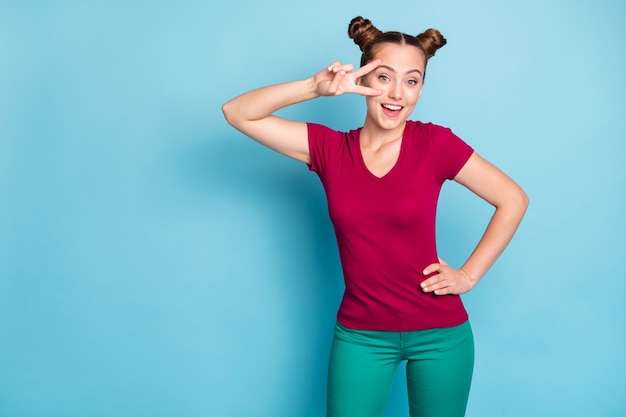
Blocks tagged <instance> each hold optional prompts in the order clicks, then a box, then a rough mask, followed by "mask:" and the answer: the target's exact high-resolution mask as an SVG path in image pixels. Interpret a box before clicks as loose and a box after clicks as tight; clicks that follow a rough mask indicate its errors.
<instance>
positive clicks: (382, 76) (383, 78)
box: [378, 75, 389, 81]
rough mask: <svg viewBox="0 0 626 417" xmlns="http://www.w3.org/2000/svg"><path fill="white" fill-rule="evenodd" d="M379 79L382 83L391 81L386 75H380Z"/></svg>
mask: <svg viewBox="0 0 626 417" xmlns="http://www.w3.org/2000/svg"><path fill="white" fill-rule="evenodd" d="M378 79H379V80H381V81H389V77H387V76H386V75H379V76H378Z"/></svg>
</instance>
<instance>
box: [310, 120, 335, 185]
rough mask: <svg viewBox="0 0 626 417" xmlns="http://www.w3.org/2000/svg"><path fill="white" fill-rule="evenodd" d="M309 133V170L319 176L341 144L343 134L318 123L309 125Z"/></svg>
mask: <svg viewBox="0 0 626 417" xmlns="http://www.w3.org/2000/svg"><path fill="white" fill-rule="evenodd" d="M307 131H308V141H309V153H310V155H311V163H310V164H309V170H311V171H313V172H316V173H317V174H318V175H319V174H321V173H322V172H323V171H324V168H325V166H326V163H327V161H328V160H329V158H330V156H331V155H332V154H333V153H334V152H335V151H336V147H337V146H338V145H339V144H340V142H341V135H342V134H341V132H337V131H335V130H332V129H330V128H329V127H326V126H323V125H320V124H316V123H307Z"/></svg>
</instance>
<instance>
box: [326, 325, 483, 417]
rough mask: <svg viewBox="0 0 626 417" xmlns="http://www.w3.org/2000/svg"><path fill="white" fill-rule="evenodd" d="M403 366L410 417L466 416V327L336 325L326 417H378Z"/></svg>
mask: <svg viewBox="0 0 626 417" xmlns="http://www.w3.org/2000/svg"><path fill="white" fill-rule="evenodd" d="M405 360H406V361H407V364H406V380H407V387H408V397H409V410H410V415H411V417H462V416H464V415H465V408H466V406H467V399H468V396H469V390H470V384H471V381H472V371H473V368H474V338H473V335H472V329H471V327H470V324H469V322H465V323H464V324H461V325H459V326H455V327H450V328H442V329H429V330H418V331H413V332H381V331H363V330H352V329H348V328H346V327H344V326H342V325H341V324H339V323H337V325H336V327H335V337H334V340H333V345H332V349H331V354H330V363H329V370H328V402H327V416H328V417H380V416H382V415H383V412H384V409H385V404H386V402H387V397H388V395H389V391H390V389H391V385H392V382H393V379H394V376H395V373H396V369H397V368H398V365H400V363H401V362H402V361H405Z"/></svg>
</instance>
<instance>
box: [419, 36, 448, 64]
mask: <svg viewBox="0 0 626 417" xmlns="http://www.w3.org/2000/svg"><path fill="white" fill-rule="evenodd" d="M416 38H417V41H418V42H419V44H420V46H421V47H422V49H423V50H424V53H425V54H426V59H429V58H430V57H432V56H433V55H435V52H437V50H438V49H439V48H441V47H442V46H444V45H445V44H446V42H447V41H446V38H444V37H443V35H442V34H441V32H439V31H438V30H437V29H427V30H426V31H424V33H420V34H419V35H417V36H416Z"/></svg>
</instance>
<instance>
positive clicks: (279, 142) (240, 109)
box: [222, 60, 381, 163]
mask: <svg viewBox="0 0 626 417" xmlns="http://www.w3.org/2000/svg"><path fill="white" fill-rule="evenodd" d="M380 63H381V61H380V60H377V61H373V62H371V63H369V64H368V65H365V66H363V67H361V68H359V69H358V70H356V71H354V72H353V71H352V70H353V66H352V65H350V64H341V63H339V62H336V63H334V64H333V65H331V66H329V67H328V68H325V69H323V70H322V71H320V72H318V73H317V74H316V75H315V76H313V77H311V78H309V79H306V80H298V81H291V82H287V83H283V84H277V85H272V86H268V87H263V88H259V89H257V90H252V91H249V92H247V93H244V94H242V95H240V96H238V97H235V98H234V99H232V100H230V101H228V102H227V103H226V104H224V105H223V106H222V111H223V112H224V116H225V117H226V120H227V121H228V122H229V123H230V124H231V125H232V126H233V127H235V128H236V129H237V130H239V131H241V132H243V133H245V134H246V135H248V136H250V137H251V138H252V139H254V140H256V141H258V142H260V143H262V144H263V145H265V146H268V147H269V148H271V149H273V150H275V151H277V152H280V153H282V154H284V155H287V156H289V157H291V158H294V159H297V160H299V161H302V162H305V163H310V162H311V157H310V154H309V144H308V137H307V136H308V135H307V129H306V123H303V122H295V121H291V120H286V119H282V118H280V117H277V116H274V115H273V113H274V112H276V111H277V110H279V109H281V108H283V107H287V106H290V105H293V104H296V103H300V102H303V101H306V100H310V99H313V98H316V97H319V96H322V95H325V96H330V95H341V94H345V93H356V94H361V95H378V94H380V91H378V90H374V89H371V88H368V87H364V86H361V85H357V84H356V80H357V79H358V78H359V77H362V76H363V75H365V74H367V73H369V72H370V71H372V70H373V69H374V68H376V67H377V66H378V65H380Z"/></svg>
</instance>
